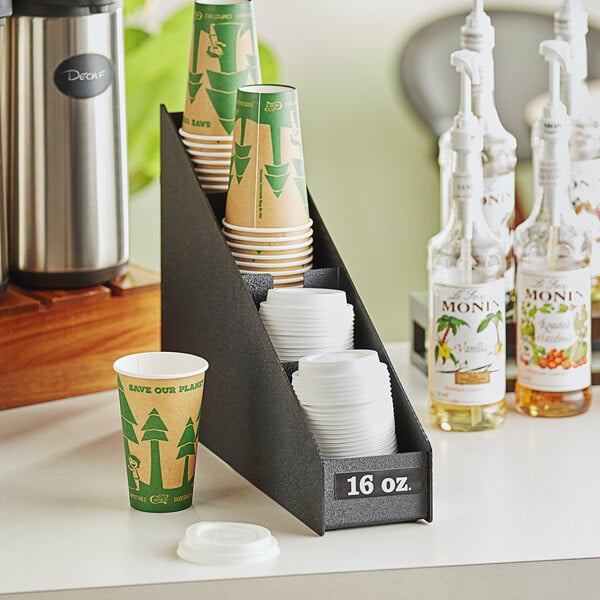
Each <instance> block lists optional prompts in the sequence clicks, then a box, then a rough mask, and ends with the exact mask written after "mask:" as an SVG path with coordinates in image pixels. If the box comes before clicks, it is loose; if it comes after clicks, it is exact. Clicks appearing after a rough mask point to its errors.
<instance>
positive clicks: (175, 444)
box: [113, 352, 208, 512]
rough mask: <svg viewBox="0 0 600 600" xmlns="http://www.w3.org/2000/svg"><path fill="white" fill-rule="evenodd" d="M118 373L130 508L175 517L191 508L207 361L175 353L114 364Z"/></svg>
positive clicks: (144, 355) (138, 356)
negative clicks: (173, 513) (175, 512)
mask: <svg viewBox="0 0 600 600" xmlns="http://www.w3.org/2000/svg"><path fill="white" fill-rule="evenodd" d="M113 369H114V370H115V372H116V373H117V385H118V391H119V404H120V408H121V425H122V431H123V443H124V445H125V465H126V469H127V481H128V486H129V503H130V505H131V507H132V508H135V509H136V510H142V511H145V512H174V511H178V510H183V509H184V508H188V507H189V506H190V505H191V504H192V496H193V492H194V472H195V467H196V447H197V440H198V426H199V424H200V409H201V406H202V392H203V391H204V374H205V372H206V370H207V369H208V363H207V362H206V360H204V359H203V358H201V357H199V356H194V355H192V354H182V353H179V352H142V353H140V354H131V355H128V356H123V357H122V358H119V359H118V360H117V361H115V363H114V364H113Z"/></svg>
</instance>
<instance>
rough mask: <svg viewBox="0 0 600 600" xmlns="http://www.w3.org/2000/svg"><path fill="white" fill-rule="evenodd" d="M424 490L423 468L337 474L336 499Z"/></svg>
mask: <svg viewBox="0 0 600 600" xmlns="http://www.w3.org/2000/svg"><path fill="white" fill-rule="evenodd" d="M422 491H423V470H422V469H402V470H399V469H385V470H382V471H359V472H356V473H336V475H335V499H336V500H352V499H355V498H375V497H380V496H402V495H404V494H420V493H421V492H422Z"/></svg>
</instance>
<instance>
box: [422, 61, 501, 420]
mask: <svg viewBox="0 0 600 600" xmlns="http://www.w3.org/2000/svg"><path fill="white" fill-rule="evenodd" d="M450 62H451V64H452V65H453V66H454V67H455V68H456V70H457V71H459V73H460V78H461V94H460V107H459V112H458V114H457V115H456V117H455V118H454V125H453V127H452V130H451V134H450V144H451V149H452V154H453V157H452V175H451V178H450V184H449V185H450V196H451V206H452V208H451V211H450V215H449V218H448V221H447V223H446V225H445V226H444V228H443V229H442V231H441V232H440V233H439V234H438V235H436V236H435V237H433V238H432V239H431V240H430V242H429V245H428V260H427V267H428V271H429V350H428V355H429V390H430V405H429V415H430V419H431V422H432V424H433V425H434V426H436V427H439V428H440V429H443V430H444V431H479V430H485V429H492V428H495V427H498V426H499V425H501V424H502V422H503V421H504V415H505V413H506V402H505V392H506V372H505V365H506V353H505V296H504V272H505V268H506V260H505V251H504V246H503V244H502V242H501V241H500V240H499V239H498V238H497V237H496V236H495V235H494V234H493V233H492V232H491V230H490V228H489V227H488V225H487V223H486V220H485V217H484V216H483V210H482V201H481V200H482V196H483V165H482V161H481V150H482V148H483V132H482V129H481V127H480V124H479V121H478V119H477V117H476V116H475V115H474V114H473V112H472V110H471V81H473V83H475V84H477V83H478V82H479V62H480V56H479V54H478V53H476V52H472V51H470V50H459V51H458V52H454V53H453V54H452V56H451V61H450Z"/></svg>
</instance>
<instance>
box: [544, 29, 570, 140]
mask: <svg viewBox="0 0 600 600" xmlns="http://www.w3.org/2000/svg"><path fill="white" fill-rule="evenodd" d="M540 54H541V55H542V56H543V57H544V58H545V59H546V61H547V62H548V63H549V65H550V66H549V79H548V93H549V96H548V101H547V102H546V104H544V110H543V113H542V119H543V123H542V137H543V138H544V139H546V140H550V141H553V140H556V139H557V138H558V137H559V136H560V135H565V134H568V132H567V131H565V129H566V127H565V126H567V127H568V119H567V109H566V107H565V105H564V104H563V103H562V102H561V101H560V74H561V72H562V73H564V74H565V75H567V76H568V75H570V74H572V72H573V61H572V60H571V46H570V45H569V44H568V43H567V42H563V41H560V40H546V41H544V42H542V43H541V44H540Z"/></svg>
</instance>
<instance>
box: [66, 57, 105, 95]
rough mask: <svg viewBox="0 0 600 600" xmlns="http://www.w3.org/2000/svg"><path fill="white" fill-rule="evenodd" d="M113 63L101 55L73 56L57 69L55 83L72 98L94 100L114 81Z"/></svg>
mask: <svg viewBox="0 0 600 600" xmlns="http://www.w3.org/2000/svg"><path fill="white" fill-rule="evenodd" d="M114 71H115V69H114V66H113V63H112V62H111V61H110V60H109V59H108V58H106V57H105V56H102V55H101V54H79V55H77V56H71V57H70V58H67V60H65V61H63V62H62V63H60V65H58V67H56V70H55V71H54V83H55V84H56V87H57V88H58V89H59V90H60V91H61V92H62V93H63V94H65V96H69V97H70V98H93V97H94V96H98V95H99V94H101V93H102V92H104V91H105V90H106V89H107V88H108V87H109V86H110V85H111V83H112V82H113V80H114Z"/></svg>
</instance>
